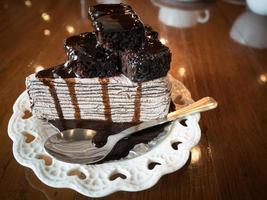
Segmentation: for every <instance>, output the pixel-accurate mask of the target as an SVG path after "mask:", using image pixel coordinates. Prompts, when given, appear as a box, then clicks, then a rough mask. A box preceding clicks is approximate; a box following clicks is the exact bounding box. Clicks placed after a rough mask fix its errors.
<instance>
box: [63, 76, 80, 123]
mask: <svg viewBox="0 0 267 200" xmlns="http://www.w3.org/2000/svg"><path fill="white" fill-rule="evenodd" d="M66 84H67V86H68V89H69V94H70V99H71V103H72V106H73V109H74V118H75V119H81V110H80V107H79V104H78V101H77V97H76V91H75V84H76V83H75V79H73V82H72V81H69V80H67V79H66Z"/></svg>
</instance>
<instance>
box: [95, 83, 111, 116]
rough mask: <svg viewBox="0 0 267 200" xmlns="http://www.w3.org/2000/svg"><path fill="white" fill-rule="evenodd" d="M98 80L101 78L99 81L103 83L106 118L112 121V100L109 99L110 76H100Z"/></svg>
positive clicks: (102, 90)
mask: <svg viewBox="0 0 267 200" xmlns="http://www.w3.org/2000/svg"><path fill="white" fill-rule="evenodd" d="M98 80H99V83H100V84H101V92H102V102H103V105H104V115H105V120H107V121H112V117H111V107H110V101H109V95H108V83H109V78H99V79H98Z"/></svg>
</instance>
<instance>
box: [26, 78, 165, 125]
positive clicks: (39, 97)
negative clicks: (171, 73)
mask: <svg viewBox="0 0 267 200" xmlns="http://www.w3.org/2000/svg"><path fill="white" fill-rule="evenodd" d="M26 85H27V90H28V94H29V97H30V102H31V108H32V112H33V114H34V115H35V116H36V117H38V118H44V119H48V120H53V119H61V118H62V119H94V120H107V121H113V122H137V121H149V120H152V119H157V118H162V117H164V116H166V115H167V113H168V111H169V105H170V86H169V83H168V80H167V78H166V77H162V78H158V79H155V80H152V81H147V82H143V83H134V82H132V81H130V80H129V79H128V78H127V77H125V76H124V75H120V76H114V77H110V78H68V79H62V78H56V79H51V78H37V77H36V76H35V74H32V75H30V76H29V77H27V79H26Z"/></svg>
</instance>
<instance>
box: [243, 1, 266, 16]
mask: <svg viewBox="0 0 267 200" xmlns="http://www.w3.org/2000/svg"><path fill="white" fill-rule="evenodd" d="M247 4H248V7H249V9H250V10H252V11H253V12H255V13H257V14H259V15H267V0H247Z"/></svg>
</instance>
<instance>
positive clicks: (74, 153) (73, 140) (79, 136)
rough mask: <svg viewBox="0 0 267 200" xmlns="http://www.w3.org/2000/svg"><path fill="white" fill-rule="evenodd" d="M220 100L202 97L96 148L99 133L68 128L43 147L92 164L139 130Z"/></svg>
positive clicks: (63, 157) (66, 158)
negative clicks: (93, 140)
mask: <svg viewBox="0 0 267 200" xmlns="http://www.w3.org/2000/svg"><path fill="white" fill-rule="evenodd" d="M216 107H217V102H216V101H215V100H214V99H213V98H211V97H205V98H202V99H200V100H198V101H196V102H194V103H192V104H190V105H188V106H186V107H184V108H181V109H179V110H176V111H174V112H171V113H169V114H168V115H167V117H165V118H162V119H157V120H152V121H148V122H143V123H140V124H138V125H136V126H132V127H130V128H127V129H125V130H123V131H121V132H119V133H117V134H114V135H111V136H109V137H108V140H107V143H106V144H105V145H104V146H103V147H101V148H97V147H96V146H95V144H94V143H93V142H92V138H93V137H94V135H95V134H96V132H95V131H94V130H90V129H80V128H77V129H69V130H64V131H62V132H59V133H58V134H55V135H53V136H51V137H49V138H48V139H47V140H46V142H45V144H44V146H45V149H46V151H47V152H48V153H49V154H51V155H52V156H54V157H55V158H57V159H59V160H62V161H64V162H69V163H79V164H92V163H96V162H99V161H101V160H103V159H104V158H105V157H106V156H107V155H108V154H109V153H110V152H111V150H112V149H113V147H114V146H115V145H116V143H117V142H118V141H120V140H121V139H123V138H124V137H127V136H129V135H131V134H133V133H136V132H138V131H141V130H144V129H147V128H150V127H153V126H156V125H159V124H164V123H166V122H170V121H173V120H175V119H177V118H181V117H184V116H186V115H190V114H193V113H198V112H203V111H207V110H211V109H213V108H216Z"/></svg>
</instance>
